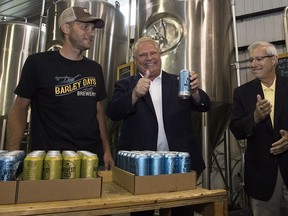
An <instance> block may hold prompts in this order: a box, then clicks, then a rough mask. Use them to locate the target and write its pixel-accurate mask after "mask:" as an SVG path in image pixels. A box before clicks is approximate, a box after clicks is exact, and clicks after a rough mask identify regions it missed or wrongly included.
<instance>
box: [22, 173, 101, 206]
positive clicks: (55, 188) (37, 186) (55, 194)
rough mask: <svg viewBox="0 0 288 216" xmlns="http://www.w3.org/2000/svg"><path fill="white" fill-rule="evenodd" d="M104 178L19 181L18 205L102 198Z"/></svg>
mask: <svg viewBox="0 0 288 216" xmlns="http://www.w3.org/2000/svg"><path fill="white" fill-rule="evenodd" d="M101 187H102V178H79V179H58V180H38V181H30V180H29V181H28V180H27V181H18V191H17V200H16V202H17V203H30V202H49V201H60V200H76V199H94V198H100V197H101V192H102V191H101Z"/></svg>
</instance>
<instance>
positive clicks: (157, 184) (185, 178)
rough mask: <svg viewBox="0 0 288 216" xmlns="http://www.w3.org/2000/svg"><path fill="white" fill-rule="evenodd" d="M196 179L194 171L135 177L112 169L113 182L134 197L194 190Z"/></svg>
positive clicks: (117, 169)
mask: <svg viewBox="0 0 288 216" xmlns="http://www.w3.org/2000/svg"><path fill="white" fill-rule="evenodd" d="M196 178H197V177H196V172H195V171H191V172H188V173H175V174H163V175H149V176H136V175H134V174H133V173H130V172H127V171H125V170H123V169H120V168H118V167H116V166H115V167H113V168H112V179H113V182H115V183H116V184H118V185H119V186H121V187H122V188H124V189H125V190H127V191H129V192H130V193H132V194H134V195H139V194H150V193H161V192H172V191H183V190H191V189H195V188H196Z"/></svg>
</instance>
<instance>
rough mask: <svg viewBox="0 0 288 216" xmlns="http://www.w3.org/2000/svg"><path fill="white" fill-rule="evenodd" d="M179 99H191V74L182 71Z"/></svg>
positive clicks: (180, 74) (184, 70) (187, 71)
mask: <svg viewBox="0 0 288 216" xmlns="http://www.w3.org/2000/svg"><path fill="white" fill-rule="evenodd" d="M178 97H180V98H182V99H187V98H189V97H190V72H189V70H186V69H182V70H181V71H180V73H179V91H178Z"/></svg>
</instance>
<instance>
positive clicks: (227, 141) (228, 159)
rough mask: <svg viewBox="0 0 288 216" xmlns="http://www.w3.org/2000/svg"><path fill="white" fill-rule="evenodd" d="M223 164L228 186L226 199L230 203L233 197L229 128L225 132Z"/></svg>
mask: <svg viewBox="0 0 288 216" xmlns="http://www.w3.org/2000/svg"><path fill="white" fill-rule="evenodd" d="M225 153H226V154H225V156H226V159H225V163H226V172H225V173H226V180H227V184H228V189H229V190H227V192H228V199H229V198H230V203H231V201H232V200H233V196H232V188H233V187H232V173H231V157H230V155H231V149H230V132H229V128H227V129H226V130H225Z"/></svg>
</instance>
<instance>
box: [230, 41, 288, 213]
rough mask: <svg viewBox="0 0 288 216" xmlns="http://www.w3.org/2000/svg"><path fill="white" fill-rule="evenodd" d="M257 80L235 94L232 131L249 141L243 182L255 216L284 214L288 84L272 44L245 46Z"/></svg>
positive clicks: (287, 177) (286, 204) (287, 181)
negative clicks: (281, 74) (279, 70)
mask: <svg viewBox="0 0 288 216" xmlns="http://www.w3.org/2000/svg"><path fill="white" fill-rule="evenodd" d="M248 52H249V56H250V58H249V64H250V68H251V72H252V74H253V75H254V77H255V79H253V80H252V81H250V82H247V83H245V84H243V85H242V86H240V87H238V88H236V89H235V90H234V98H233V106H232V112H231V118H230V120H231V122H230V129H231V131H232V133H233V134H234V136H235V138H236V139H247V149H246V151H245V165H244V183H245V191H246V193H247V194H248V195H249V197H250V201H251V206H252V211H253V215H254V216H276V215H277V216H280V215H281V216H282V215H283V216H284V215H288V211H287V210H288V193H287V187H288V151H287V149H288V79H287V78H284V77H281V76H278V75H277V74H276V65H277V62H278V54H277V50H276V48H275V46H274V45H273V44H271V43H267V42H263V41H258V42H254V43H253V44H251V45H250V46H249V47H248Z"/></svg>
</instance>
